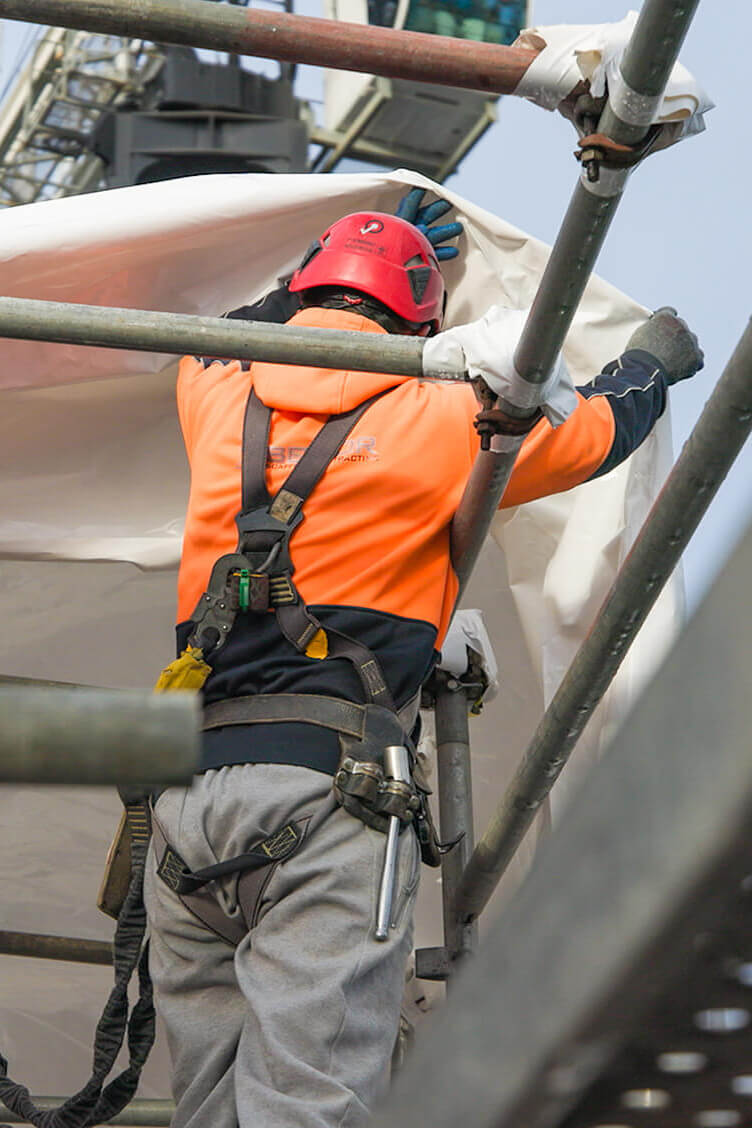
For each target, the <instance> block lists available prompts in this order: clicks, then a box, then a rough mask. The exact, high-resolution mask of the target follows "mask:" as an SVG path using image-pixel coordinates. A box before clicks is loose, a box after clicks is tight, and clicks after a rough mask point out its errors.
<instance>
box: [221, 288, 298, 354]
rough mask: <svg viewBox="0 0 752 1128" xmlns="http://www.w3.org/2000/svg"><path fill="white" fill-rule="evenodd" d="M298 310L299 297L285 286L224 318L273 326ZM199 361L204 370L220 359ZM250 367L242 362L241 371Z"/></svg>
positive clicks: (279, 323) (281, 323) (288, 318)
mask: <svg viewBox="0 0 752 1128" xmlns="http://www.w3.org/2000/svg"><path fill="white" fill-rule="evenodd" d="M300 308H301V301H300V295H299V294H291V293H290V291H289V290H288V289H287V286H278V287H277V289H276V290H270V291H269V293H268V294H266V295H265V296H264V297H263V298H261V300H260V301H258V302H255V303H254V304H253V305H249V306H239V307H238V309H233V310H232V311H231V312H230V313H226V314H225V315H224V316H225V317H227V318H230V319H231V320H234V321H267V322H272V323H273V324H275V325H284V323H285V322H286V321H289V320H290V318H291V317H292V316H293V314H295V313H297V312H298V310H299V309H300ZM199 359H200V360H202V361H203V363H204V368H208V367H209V365H210V364H213V363H214V361H215V360H220V359H221V357H217V356H203V357H199ZM250 367H251V364H250V361H248V360H244V361H243V369H244V370H245V371H247V370H248V369H249V368H250Z"/></svg>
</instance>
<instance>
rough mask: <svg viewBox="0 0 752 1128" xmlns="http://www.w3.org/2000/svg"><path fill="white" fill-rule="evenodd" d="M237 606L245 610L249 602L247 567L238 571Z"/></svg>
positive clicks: (249, 585)
mask: <svg viewBox="0 0 752 1128" xmlns="http://www.w3.org/2000/svg"><path fill="white" fill-rule="evenodd" d="M238 578H239V582H238V606H239V607H240V610H241V611H247V610H248V606H249V604H250V602H251V573H250V569H248V568H241V569H240V571H239V572H238Z"/></svg>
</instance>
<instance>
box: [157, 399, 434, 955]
mask: <svg viewBox="0 0 752 1128" xmlns="http://www.w3.org/2000/svg"><path fill="white" fill-rule="evenodd" d="M385 394H386V392H379V393H378V394H377V395H375V396H372V397H371V398H370V399H367V400H366V401H365V402H363V403H361V404H359V405H358V406H357V407H355V408H353V409H351V410H350V411H346V412H343V413H342V414H339V415H334V416H331V417H330V418H329V419H328V420H327V421H326V423H324V425H323V426H322V427H321V429H320V430H319V432H318V434H317V435H316V437H315V438H314V439H313V441H312V442H311V444H310V445H309V446H308V448H307V449H306V450H305V452H304V453H303V455H302V456H301V458H300V460H299V461H298V462H297V463H296V465H295V467H294V468H293V470H292V471H291V473H290V474H289V475H288V477H287V478H286V480H285V481H284V483H283V484H282V486H281V487H280V489H279V490H278V491H277V493H276V494H275V496H274V497H273V498H272V497H271V495H270V494H269V491H268V489H267V486H266V462H267V457H268V455H267V452H268V447H269V431H270V426H271V416H272V410H271V408H269V407H267V406H266V405H265V404H263V403H262V402H261V400H260V399H259V398H258V396H257V395H256V392H255V390H254V389H253V388H252V389H251V392H250V394H249V396H248V401H247V404H246V409H245V416H244V423H243V447H242V508H241V510H240V513H239V514H238V515H237V517H236V519H235V522H236V525H237V530H238V544H237V548H236V550H235V552H233V553H228V554H226V555H224V556H221V557H220V558H219V559H218V560H217V562H216V563H215V565H214V567H213V568H212V572H211V576H210V578H209V584H208V586H207V589H206V591H205V592H204V593H203V595H202V596H201V598H200V599H199V601H198V603H197V605H196V608H195V610H194V612H193V615H192V616H191V623H192V629H191V634H190V635H189V638H188V643H187V646H186V650H185V651H184V654H183V655H181V658H180V659H178V660H177V662H176V663H175V664H173V668H175V667H177V668H180V663H181V660H182V659H184V658H186V657H187V658H189V659H190V658H193V659H195V660H197V661H199V662H201V663H204V662H205V659H208V661H209V663H211V661H212V659H213V658H214V657H215V656H216V654H217V652H218V651H219V650H220V648H221V647H222V646H223V645H224V643H225V641H226V640H227V638H228V636H229V634H230V632H231V630H232V628H233V626H234V624H235V622H236V620H237V618H238V616H239V615H254V614H265V613H268V612H270V611H271V612H273V613H274V614H275V616H276V619H277V623H278V625H279V628H280V630H281V632H282V634H283V635H284V637H285V638H286V639H287V641H288V642H290V643H291V644H292V645H293V646H294V647H295V648H296V650H298V651H299V652H300V653H303V654H305V655H306V656H307V657H309V658H316V659H320V660H324V659H327V658H344V659H346V660H347V661H348V662H349V663H350V664H351V665H352V667H353V668H354V670H355V671H356V673H357V674H358V677H359V679H360V683H361V686H362V688H363V694H364V697H365V704H364V705H360V704H357V703H354V702H350V701H345V700H342V699H340V698H334V697H327V696H323V695H319V694H295V693H277V694H253V695H250V696H244V697H231V698H226V699H224V700H222V701H217V702H213V703H212V704H210V705H208V706H206V707H205V709H204V725H203V727H204V730H210V729H215V728H224V727H225V726H227V725H253V724H269V723H275V722H278V723H279V722H302V723H305V724H313V725H317V726H320V727H323V728H327V729H330V730H332V731H334V732H336V733H337V734H338V737H339V741H340V746H341V751H342V755H341V758H340V765H339V769H338V771H337V773H336V775H335V778H334V786H333V791H334V797H335V799H336V801H337V802H339V803H340V804H341V805H342V806H344V807H345V808H346V809H347V810H348V811H349V812H350V813H352V814H353V815H355V816H356V817H357V818H360V819H362V820H363V821H364V822H366V823H368V824H369V825H371V826H374V827H376V828H377V829H379V830H384V831H385V830H386V828H387V823H388V819H389V817H390V816H393V815H397V816H398V817H399V818H400V821H401V822H402V823H403V825H404V826H407V825H409V824H412V825H414V827H415V829H416V832H417V834H418V838H419V841H420V842H421V847H422V850H423V855H424V858H425V860H427V861H428V862H429V864H432V865H436V864H438V857H437V854H436V850H435V835H434V833H433V827H432V825H431V823H430V815H429V813H428V806H427V802H426V798H425V797H426V796H427V794H428V788H427V786H426V785H425V782H424V780H423V778H422V776H421V773H420V771H419V770H416V774H417V777H418V779H417V781H416V782H414V783H411V784H409V785H407V784H405V783H402V782H399V781H396V780H391V779H388V778H386V776H385V773H384V763H383V750H384V748H386V747H387V746H389V745H394V744H404V743H405V742H406V741H407V740H408V738H407V733H408V732H409V730H410V729H411V728H412V723H413V721H414V719H415V716H414V710H411V709H410V708H409V707H408V708H406V709H405V710H402V711H401V713H398V712H397V710H396V708H395V705H394V702H393V699H392V695H391V693H390V691H389V687H388V686H387V683H386V679H385V678H384V674H383V672H382V670H381V666H380V664H379V661H378V659H377V657H376V655H375V654H374V653H373V652H372V651H371V650H370V649H369V648H368V647H367V646H365V645H364V644H363V643H361V642H359V641H358V640H356V639H353V638H351V637H350V636H349V635H346V634H344V633H343V632H341V631H337V630H334V629H332V628H331V627H329V626H327V628H326V629H324V627H323V626H322V624H321V623H320V622H319V621H318V619H317V618H316V617H315V615H314V614H313V613H312V611H311V609H310V608H309V607H308V606H307V605H306V603H305V601H304V600H303V598H302V596H301V595H300V592H299V591H298V589H297V587H296V585H295V581H294V579H293V573H294V565H293V562H292V557H291V554H290V540H291V538H292V536H293V534H294V532H295V530H296V529H297V528H298V526H299V525H300V523H301V522H302V521H303V519H304V511H303V507H304V505H305V502H306V501H307V500H308V498H309V497H310V495H311V493H312V491H313V490H314V488H315V486H316V485H317V483H318V482H319V481H320V480H321V478H322V476H323V475H324V473H325V472H326V470H327V468H328V466H329V465H330V463H331V462H332V460H333V459H334V458H335V457H336V455H337V453H338V452H339V450H340V449H341V447H342V444H343V443H344V442H345V439H346V438H347V437H348V435H349V434H350V432H351V431H352V429H353V428H354V426H355V424H356V423H357V422H358V420H359V419H360V418H361V417H362V416H363V415H364V413H365V412H366V411H367V410H368V408H369V407H370V406H371V404H373V403H374V402H375V401H376V400H377V399H380V398H381V396H383V395H385ZM208 668H209V667H208V666H207V669H208ZM170 670H171V667H168V668H167V671H165V675H166V676H167V677H169V673H170ZM164 687H165V688H168V686H167V685H165V686H164ZM318 814H319V813H318V812H317V813H316V815H315V816H314V819H313V822H316V821H317V820H318ZM313 822H312V823H311V824H310V825H309V823H308V821H307V820H304V821H303V822H302V823H293V822H291V823H288V824H286V825H285V826H283V827H280V828H279V829H278V830H277V831H275V833H274V834H273V835H271V836H270V837H269V838H268V839H265V840H264V841H263V842H259V843H256V845H255V846H254V848H253V850H252V851H250V852H249V853H247V854H243V855H241V856H240V857H238V858H232V859H229V860H227V861H225V862H221V863H219V864H218V865H215V866H211V867H209V868H207V869H204V870H200V871H197V872H191V870H190V869H189V868H188V867H187V865H186V864H185V862H184V861H183V859H182V858H181V857H180V855H179V854H178V853H177V852H176V850H175V849H174V848H173V847H172V846H171V845H170V844H169V842H168V841H167V839H166V837H165V835H164V833H163V831H162V829H161V827H159V822H158V819H157V818H155V819H154V840H155V853H156V858H157V873H158V874H159V876H160V877H161V878H162V880H163V881H164V882H165V883H166V884H167V885H168V886H169V887H170V888H171V889H172V890H173V892H174V893H175V894H176V895H177V896H178V897H179V898H180V900H181V901H182V902H183V904H184V905H185V907H186V908H188V909H189V910H190V911H191V912H192V913H193V914H194V915H195V916H197V917H198V918H199V919H200V920H201V921H202V922H203V923H204V924H205V925H206V926H207V927H209V928H211V929H212V931H214V932H215V933H216V934H217V935H219V936H221V937H222V938H223V939H225V940H227V942H228V943H231V944H233V945H234V944H237V943H238V942H239V940H240V939H241V938H242V936H244V935H245V934H246V933H247V932H248V931H249V930H250V929H251V928H252V927H253V925H254V924H255V920H256V916H257V912H258V906H259V903H260V899H261V896H262V893H263V890H264V889H265V887H266V885H267V884H268V882H269V880H270V878H271V874H272V871H273V868H274V865H275V864H279V862H282V861H284V860H286V859H287V858H289V857H290V856H291V855H292V854H293V853H294V852H295V851H296V850H297V849H298V848H299V847H300V845H301V843H302V841H303V839H304V837H305V836H306V834H310V832H311V829H312V825H313ZM231 874H238V875H239V876H238V892H237V899H238V904H239V907H240V910H241V916H242V919H239V918H237V917H236V918H230V917H228V915H227V914H226V913H225V912H224V910H223V909H222V908H221V907H220V905H219V903H218V902H217V900H216V898H215V897H214V895H213V893H212V892H211V891H210V890H209V889H207V888H206V887H207V885H208V884H209V883H210V882H212V881H215V880H217V879H218V878H220V877H227V876H229V875H231Z"/></svg>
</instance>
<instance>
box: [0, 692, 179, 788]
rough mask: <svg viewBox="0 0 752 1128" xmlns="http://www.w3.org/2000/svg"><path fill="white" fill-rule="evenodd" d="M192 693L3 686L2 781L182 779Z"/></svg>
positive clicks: (148, 781) (0, 720) (0, 694)
mask: <svg viewBox="0 0 752 1128" xmlns="http://www.w3.org/2000/svg"><path fill="white" fill-rule="evenodd" d="M198 746H199V703H198V697H197V695H196V694H194V693H150V692H147V691H146V690H140V689H55V688H51V687H42V688H31V687H24V686H18V687H13V688H9V687H8V686H7V685H0V783H58V784H60V783H64V784H120V783H136V784H141V783H143V784H162V785H166V784H186V783H189V782H190V779H191V776H192V774H193V772H194V771H195V769H196V765H197V763H198Z"/></svg>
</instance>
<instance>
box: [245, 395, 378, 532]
mask: <svg viewBox="0 0 752 1128" xmlns="http://www.w3.org/2000/svg"><path fill="white" fill-rule="evenodd" d="M387 391H391V388H388V389H386V390H385V391H383V392H378V393H377V394H376V395H375V396H371V398H370V399H367V400H364V402H363V403H359V404H358V405H357V406H356V407H353V408H351V409H350V411H344V412H342V413H341V414H340V415H331V416H330V417H329V418H328V419H327V421H326V423H324V424H323V426H322V427H321V428H320V430H319V432H318V434H317V435H316V437H315V438H314V439H313V440H312V442H311V443H310V444H309V446H308V447H307V448H306V450H305V451H304V452H303V454H302V455H301V457H300V459H299V460H298V462H296V464H295V466H294V467H293V469H292V470H291V471H290V473H289V474H288V476H287V478H286V479H285V481H284V483H283V485H282V486H281V488H280V489H279V490H278V491H277V494H276V495H275V497H279V495H280V494H281V493H282V490H286V491H287V492H288V493H291V494H294V495H295V496H296V497H298V498H300V502H301V504H302V503H303V502H304V501H307V500H308V498H309V497H310V495H311V493H312V492H313V490H314V488H315V486H316V485H317V484H318V482H319V481H320V479H321V478H322V476H323V474H324V472H325V470H326V469H327V467H328V466H329V463H330V462H331V461H332V459H333V458H334V457H335V456H336V455H337V454H338V452H339V450H340V448H341V446H342V444H343V443H344V441H345V439H346V438H347V436H348V435H349V434H350V432H351V431H352V429H353V427H354V426H355V424H356V423H357V422H358V420H359V419H360V417H361V415H364V414H365V413H366V411H367V410H368V408H369V407H370V406H371V404H372V403H375V402H376V400H377V399H381V397H382V396H383V395H386V393H387ZM271 416H272V409H271V408H270V407H267V406H266V404H265V403H262V401H261V400H260V399H259V398H258V396H257V395H256V390H255V388H251V393H250V395H249V396H248V403H247V404H246V409H245V420H244V422H243V486H242V490H243V493H242V497H243V509H242V512H243V513H246V512H250V511H251V510H253V509H260V508H262V507H264V506H269V505H272V504H273V502H272V499H271V497H270V496H269V491H268V490H267V488H266V460H267V457H268V449H269V430H270V426H271Z"/></svg>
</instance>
